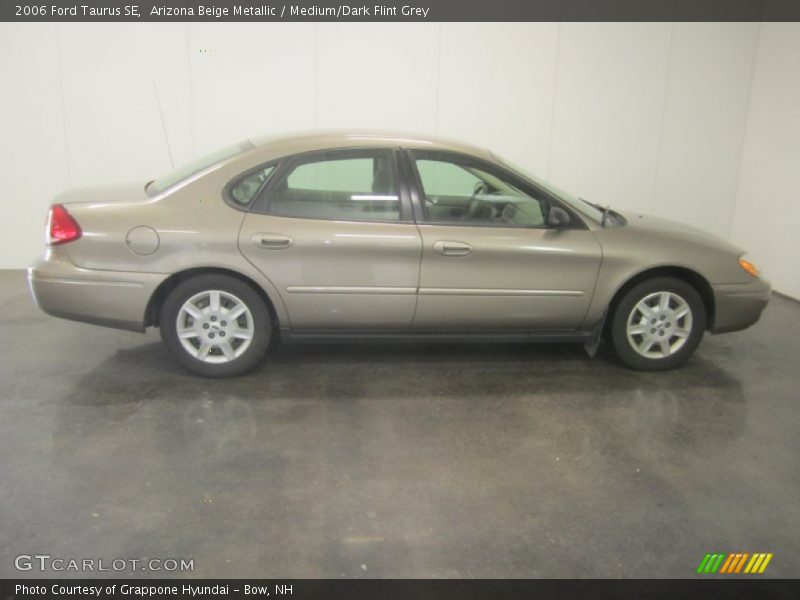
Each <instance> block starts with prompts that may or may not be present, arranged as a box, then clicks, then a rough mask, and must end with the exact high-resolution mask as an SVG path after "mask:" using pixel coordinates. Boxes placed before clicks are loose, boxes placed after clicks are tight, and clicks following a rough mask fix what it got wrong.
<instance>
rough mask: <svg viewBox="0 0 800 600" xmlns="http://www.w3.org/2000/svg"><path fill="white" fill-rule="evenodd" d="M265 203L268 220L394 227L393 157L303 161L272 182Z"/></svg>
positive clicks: (362, 154) (363, 154)
mask: <svg viewBox="0 0 800 600" xmlns="http://www.w3.org/2000/svg"><path fill="white" fill-rule="evenodd" d="M268 202H269V208H268V212H269V213H270V214H274V215H280V216H285V217H301V218H308V219H334V220H348V221H398V220H400V200H399V196H398V193H397V177H396V174H395V166H394V158H393V155H392V153H391V152H390V151H388V150H376V151H357V152H354V151H341V152H326V153H324V154H322V155H315V156H313V157H311V158H304V159H303V160H301V161H300V162H299V163H297V164H295V165H294V166H293V167H291V168H290V169H289V171H288V173H286V174H285V175H283V177H282V178H281V180H280V181H276V182H275V184H274V185H273V186H272V187H271V189H270V192H269V199H268Z"/></svg>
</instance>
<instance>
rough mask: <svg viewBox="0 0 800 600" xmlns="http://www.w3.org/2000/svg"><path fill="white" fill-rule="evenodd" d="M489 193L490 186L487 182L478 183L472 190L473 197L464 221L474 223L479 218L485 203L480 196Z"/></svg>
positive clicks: (463, 218)
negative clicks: (479, 212) (482, 205)
mask: <svg viewBox="0 0 800 600" xmlns="http://www.w3.org/2000/svg"><path fill="white" fill-rule="evenodd" d="M488 193H489V186H488V185H487V183H486V182H485V181H478V182H476V183H475V187H474V188H473V190H472V196H470V199H469V204H468V205H467V210H466V211H464V216H463V217H461V220H462V221H472V220H474V219H476V218H477V217H478V211H479V210H480V207H481V204H482V203H483V201H482V200H481V199H480V196H483V195H485V194H488Z"/></svg>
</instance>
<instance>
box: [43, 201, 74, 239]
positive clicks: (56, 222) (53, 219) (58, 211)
mask: <svg viewBox="0 0 800 600" xmlns="http://www.w3.org/2000/svg"><path fill="white" fill-rule="evenodd" d="M81 233H82V232H81V226H80V225H78V222H77V221H76V220H75V219H73V218H72V215H71V214H69V213H68V212H67V209H66V208H64V207H63V206H62V205H60V204H54V205H53V206H51V207H50V212H49V213H48V214H47V233H46V235H47V245H48V246H57V245H58V244H66V243H67V242H74V241H75V240H77V239H78V238H79V237H81Z"/></svg>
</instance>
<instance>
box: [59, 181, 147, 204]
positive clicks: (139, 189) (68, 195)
mask: <svg viewBox="0 0 800 600" xmlns="http://www.w3.org/2000/svg"><path fill="white" fill-rule="evenodd" d="M144 186H145V182H135V183H117V184H113V185H101V186H92V187H85V188H74V189H71V190H67V191H66V192H62V193H61V194H59V195H58V196H56V198H55V200H54V201H53V202H54V203H55V204H75V203H78V202H134V201H136V200H146V199H149V196H148V195H147V193H146V192H145V191H144Z"/></svg>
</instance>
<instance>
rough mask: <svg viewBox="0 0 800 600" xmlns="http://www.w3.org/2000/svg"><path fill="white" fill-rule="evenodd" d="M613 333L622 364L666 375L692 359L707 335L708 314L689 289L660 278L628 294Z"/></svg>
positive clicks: (614, 320) (617, 313) (676, 281)
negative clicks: (704, 333)
mask: <svg viewBox="0 0 800 600" xmlns="http://www.w3.org/2000/svg"><path fill="white" fill-rule="evenodd" d="M610 327H611V329H610V334H611V335H610V341H611V345H612V346H613V347H614V350H615V351H616V353H617V355H618V356H619V357H620V359H621V360H622V362H624V363H625V364H626V365H627V366H629V367H631V368H633V369H637V370H640V371H662V370H666V369H671V368H674V367H677V366H679V365H681V364H683V363H685V362H686V361H687V360H688V359H689V357H690V356H691V355H692V354H693V353H694V351H695V349H696V348H697V346H698V344H699V343H700V340H701V339H702V337H703V332H704V331H705V329H706V311H705V307H704V305H703V300H702V298H701V297H700V294H698V293H697V290H695V288H694V287H692V286H691V285H690V284H689V283H687V282H685V281H683V280H681V279H676V278H673V277H657V278H653V279H648V280H646V281H643V282H642V283H639V284H638V285H635V286H634V287H633V288H631V289H630V290H628V291H627V292H626V293H625V295H624V296H623V297H622V298H621V299H620V301H619V302H618V303H617V305H616V306H615V307H614V311H613V314H612V318H611V326H610Z"/></svg>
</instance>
